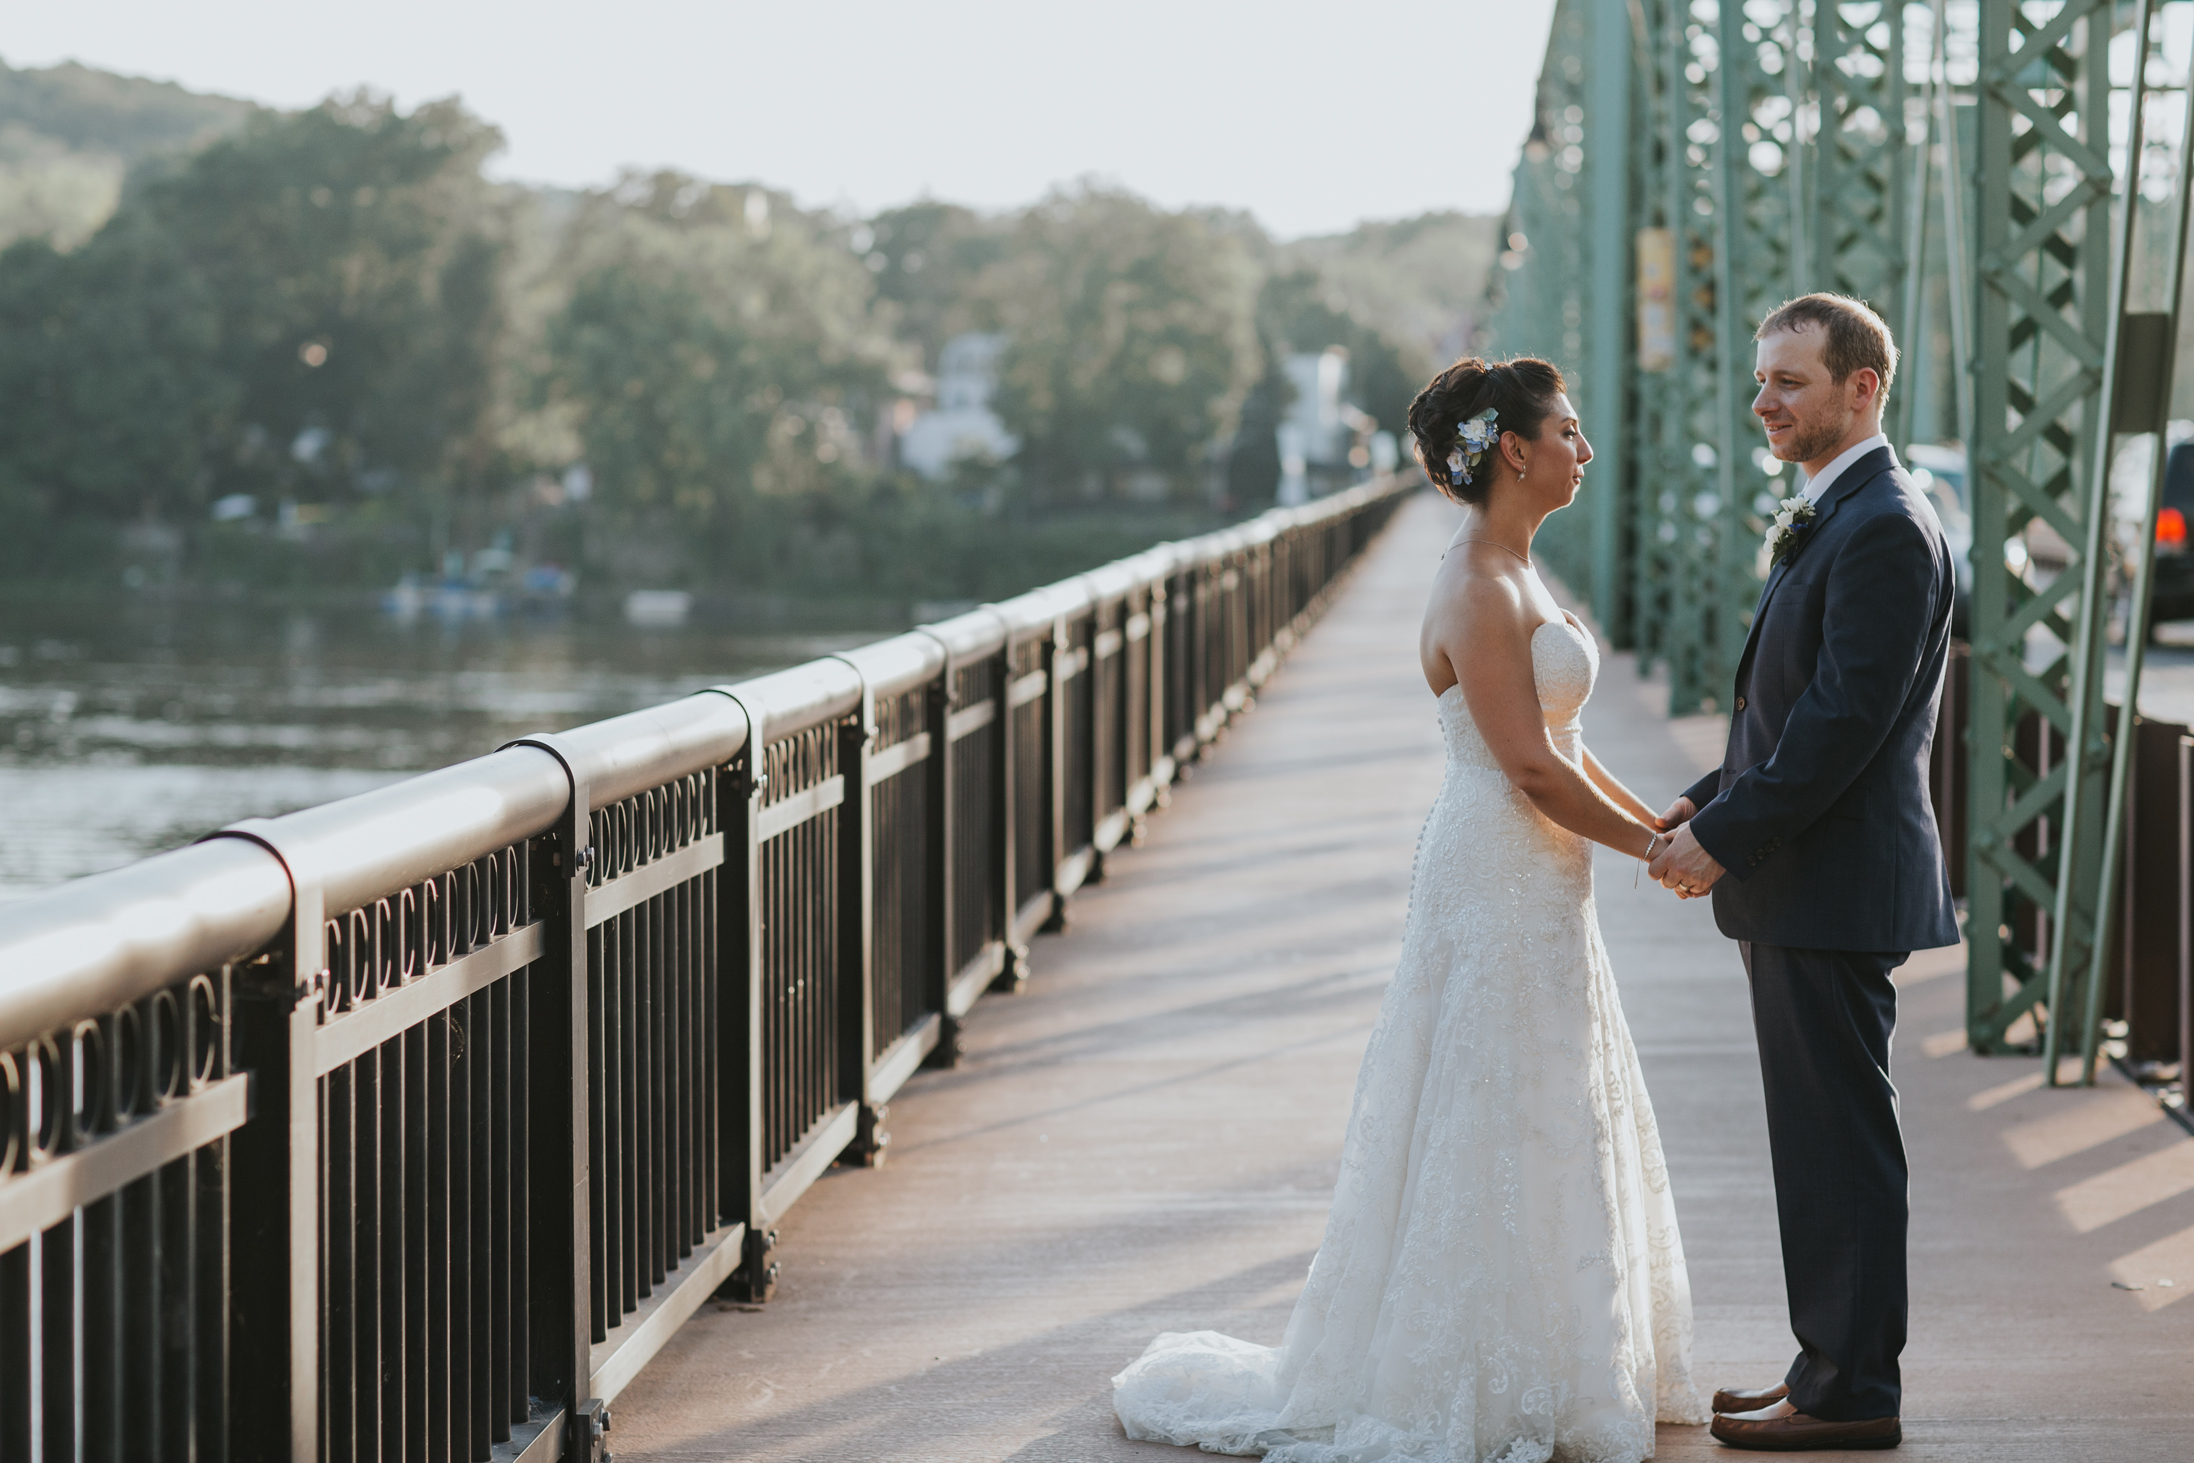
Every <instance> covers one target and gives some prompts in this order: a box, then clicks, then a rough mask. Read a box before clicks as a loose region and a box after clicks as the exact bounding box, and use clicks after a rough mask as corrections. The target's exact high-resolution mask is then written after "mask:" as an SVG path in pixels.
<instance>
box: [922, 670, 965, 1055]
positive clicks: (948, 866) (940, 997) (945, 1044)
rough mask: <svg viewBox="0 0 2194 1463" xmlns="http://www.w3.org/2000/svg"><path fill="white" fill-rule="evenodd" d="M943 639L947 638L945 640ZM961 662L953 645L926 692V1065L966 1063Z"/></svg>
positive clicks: (924, 700)
mask: <svg viewBox="0 0 2194 1463" xmlns="http://www.w3.org/2000/svg"><path fill="white" fill-rule="evenodd" d="M940 643H941V642H940ZM958 671H959V667H958V666H957V665H956V664H955V663H954V661H953V657H952V652H951V650H949V649H947V650H946V651H945V664H944V669H943V670H941V671H939V672H938V673H937V680H936V683H935V684H933V685H932V686H931V687H930V688H929V693H928V695H927V696H925V697H924V698H923V701H922V712H923V717H922V719H923V721H924V723H925V724H926V725H927V727H928V730H929V762H928V765H927V766H926V767H925V768H924V770H923V777H924V779H925V781H926V783H927V785H926V787H925V788H924V789H923V790H924V792H925V794H926V795H927V798H928V813H929V826H928V827H927V828H925V829H924V830H923V838H922V854H923V857H924V858H926V859H928V860H929V879H928V882H927V885H926V887H925V888H924V891H923V897H924V898H925V899H926V900H927V901H928V904H929V922H928V923H929V949H927V950H926V951H924V952H923V954H922V958H923V959H924V960H925V961H927V962H928V969H927V971H926V973H925V978H924V980H923V982H922V984H923V988H924V990H925V991H926V992H927V994H928V1004H929V1006H930V1008H931V1009H932V1010H934V1011H936V1013H937V1021H938V1027H937V1045H936V1046H935V1047H933V1048H931V1049H930V1053H929V1056H928V1058H927V1059H925V1061H924V1062H923V1065H924V1066H929V1067H955V1066H958V1065H959V1063H960V1018H959V1017H957V1016H955V1015H953V1014H952V1007H951V1000H950V996H951V992H952V977H953V976H954V975H955V974H957V972H956V971H954V970H953V968H952V952H953V951H954V950H956V949H958V948H959V934H958V930H957V929H956V928H955V926H956V922H957V921H956V903H955V894H954V880H955V878H956V877H957V875H956V874H955V872H954V868H953V861H954V858H955V856H956V853H957V850H956V849H955V848H954V846H953V837H952V797H953V785H954V783H955V781H956V779H955V778H954V776H953V772H952V764H953V762H954V761H955V760H957V759H956V757H955V756H954V753H953V747H952V697H953V691H954V688H955V687H956V686H957V684H958Z"/></svg>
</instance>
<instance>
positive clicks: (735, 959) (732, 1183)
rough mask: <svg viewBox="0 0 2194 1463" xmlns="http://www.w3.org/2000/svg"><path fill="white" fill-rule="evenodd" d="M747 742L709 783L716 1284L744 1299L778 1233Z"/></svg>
mask: <svg viewBox="0 0 2194 1463" xmlns="http://www.w3.org/2000/svg"><path fill="white" fill-rule="evenodd" d="M747 725H748V730H747V741H746V745H745V746H744V747H742V748H740V750H739V756H738V760H736V761H735V762H733V763H732V764H731V766H729V767H727V768H726V769H725V770H724V773H723V775H722V776H721V777H719V778H718V779H717V781H716V786H717V805H716V806H717V826H718V827H720V828H722V829H723V836H724V864H723V872H722V873H721V874H720V875H719V876H718V878H719V882H718V884H717V888H718V890H719V891H720V892H719V896H718V899H719V903H718V910H717V925H716V929H717V939H718V941H719V942H720V943H719V944H718V947H717V958H716V972H717V975H716V978H717V982H718V990H719V992H720V995H719V998H718V1001H717V1019H718V1021H719V1023H720V1024H719V1026H718V1040H719V1042H720V1043H721V1047H720V1049H721V1051H722V1053H723V1064H724V1067H723V1070H724V1082H723V1088H722V1092H721V1101H722V1104H723V1106H722V1109H721V1111H720V1115H719V1117H718V1124H717V1131H718V1133H719V1134H720V1135H721V1141H722V1143H723V1153H722V1158H721V1161H720V1163H719V1165H718V1168H719V1171H720V1172H721V1173H722V1175H723V1179H722V1182H723V1198H722V1205H723V1219H724V1222H725V1223H726V1224H733V1223H738V1224H743V1225H745V1227H746V1234H745V1236H744V1237H743V1238H742V1239H741V1241H740V1245H741V1252H740V1262H739V1268H738V1269H737V1270H736V1271H734V1272H733V1273H732V1277H731V1279H730V1280H729V1281H727V1282H726V1283H725V1288H726V1289H727V1290H728V1291H729V1292H730V1294H731V1295H732V1296H733V1297H734V1298H735V1299H738V1300H742V1301H745V1302H746V1303H747V1304H749V1305H760V1304H762V1303H763V1302H765V1301H767V1300H768V1299H769V1298H770V1296H771V1295H772V1294H773V1293H774V1292H775V1291H776V1289H777V1264H776V1261H775V1259H774V1258H773V1256H772V1251H774V1250H775V1249H776V1247H777V1231H775V1230H774V1229H770V1228H769V1227H767V1225H766V1224H765V1223H764V1221H763V1217H762V1154H763V1139H762V1120H763V1101H762V1080H763V1075H764V1074H763V1070H762V839H761V822H762V790H763V788H764V787H765V786H767V784H768V780H769V779H768V774H767V773H766V772H765V771H764V767H765V766H766V763H765V759H764V758H763V755H762V748H761V746H760V745H759V738H760V735H761V729H760V728H759V727H757V726H755V725H754V723H753V718H752V716H751V714H750V715H749V718H748V723H747Z"/></svg>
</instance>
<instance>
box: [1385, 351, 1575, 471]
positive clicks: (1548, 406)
mask: <svg viewBox="0 0 2194 1463" xmlns="http://www.w3.org/2000/svg"><path fill="white" fill-rule="evenodd" d="M1568 389H1569V388H1568V386H1567V385H1566V384H1565V383H1564V382H1563V380H1562V373H1561V369H1560V368H1559V367H1557V366H1556V365H1555V364H1554V363H1553V362H1552V361H1542V360H1540V359H1539V358H1538V357H1537V356H1516V357H1513V358H1512V359H1509V360H1506V361H1486V360H1482V359H1480V358H1479V357H1477V356H1465V357H1463V358H1462V359H1461V360H1459V361H1457V362H1456V363H1455V364H1454V365H1452V366H1450V367H1448V368H1447V369H1446V370H1444V371H1442V372H1441V373H1440V374H1439V375H1437V376H1435V377H1433V378H1432V384H1431V385H1430V386H1427V387H1426V388H1425V389H1424V390H1422V391H1420V392H1418V393H1417V399H1416V400H1415V401H1413V402H1411V403H1410V404H1409V431H1410V435H1411V436H1413V437H1415V438H1416V439H1417V459H1418V461H1420V462H1422V463H1423V464H1424V465H1425V476H1426V477H1429V478H1431V479H1432V485H1433V486H1434V487H1436V488H1438V489H1439V490H1440V491H1441V492H1443V493H1445V494H1447V495H1448V496H1449V497H1450V498H1453V499H1454V500H1455V501H1456V502H1458V503H1468V504H1470V505H1471V506H1472V507H1474V508H1475V507H1480V506H1483V505H1484V503H1485V500H1486V494H1487V492H1488V491H1490V490H1491V489H1492V487H1493V455H1494V453H1496V452H1498V451H1499V450H1500V438H1499V437H1495V438H1494V445H1493V446H1491V447H1489V448H1487V449H1486V451H1485V453H1484V454H1483V455H1482V456H1480V457H1479V459H1478V465H1477V466H1476V467H1475V468H1472V469H1469V473H1470V480H1469V481H1468V482H1465V481H1464V480H1463V475H1462V473H1461V472H1459V471H1457V466H1458V465H1460V463H1461V462H1462V460H1463V459H1462V458H1460V457H1457V456H1456V455H1455V454H1456V452H1457V450H1458V449H1459V448H1461V447H1462V430H1463V423H1465V422H1467V421H1469V420H1471V419H1472V418H1473V417H1475V416H1477V415H1478V414H1479V413H1480V412H1482V411H1484V410H1485V409H1486V408H1487V407H1492V408H1493V410H1494V412H1495V417H1494V425H1495V426H1496V427H1497V428H1499V430H1500V431H1501V432H1503V433H1506V432H1514V433H1515V434H1516V435H1517V436H1519V437H1521V438H1523V439H1524V440H1525V441H1527V442H1529V441H1535V440H1537V438H1538V435H1539V428H1540V427H1542V426H1544V425H1545V424H1546V419H1547V414H1548V413H1549V412H1551V411H1552V410H1553V409H1554V398H1555V397H1557V396H1559V395H1561V394H1562V392H1564V391H1566V390H1568ZM1451 458H1452V459H1453V464H1451V462H1450V459H1451Z"/></svg>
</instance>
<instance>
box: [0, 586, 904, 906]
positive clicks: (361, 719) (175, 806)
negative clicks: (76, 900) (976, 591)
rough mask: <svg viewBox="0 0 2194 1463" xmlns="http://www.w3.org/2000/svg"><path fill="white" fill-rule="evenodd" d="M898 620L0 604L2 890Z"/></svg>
mask: <svg viewBox="0 0 2194 1463" xmlns="http://www.w3.org/2000/svg"><path fill="white" fill-rule="evenodd" d="M895 628H898V627H895V626H879V627H874V628H868V629H860V630H829V631H801V630H797V629H795V630H785V631H771V632H766V633H757V632H753V631H732V630H724V629H716V628H709V627H706V626H681V627H675V628H656V629H642V628H638V627H634V626H631V625H628V624H626V623H625V622H624V620H623V619H622V618H621V617H620V616H617V615H616V614H615V612H614V610H613V611H611V613H610V614H609V615H608V616H606V617H604V618H602V619H600V620H589V619H582V618H578V617H575V616H573V615H569V614H563V615H557V616H552V617H528V616H525V615H506V616H501V617H497V618H494V619H487V620H471V621H465V622H459V623H446V622H442V621H438V620H436V619H434V618H432V617H426V616H422V617H418V618H414V619H410V620H398V619H395V618H392V617H390V616H388V615H385V614H378V613H374V612H372V611H350V612H345V611H336V610H299V609H270V608H266V607H263V606H242V605H210V606H209V605H203V604H200V605H190V606H162V605H157V604H150V603H146V602H144V601H138V600H130V599H120V600H118V601H116V602H112V603H81V602H79V603H74V604H67V605H55V604H21V603H17V604H0V830H4V832H0V901H5V900H9V899H14V898H19V897H21V896H22V895H24V894H26V893H28V892H30V891H32V890H35V889H39V888H43V887H46V886H48V885H51V884H55V883H59V882H61V881H62V880H65V879H72V878H77V877H79V876H81V875H84V874H90V873H97V872H99V871H101V870H104V869H110V868H115V867H118V866H119V865H122V864H125V863H128V862H130V861H131V860H133V859H136V858H140V857H143V856H144V855H146V854H149V853H155V852H158V851H160V850H163V849H168V848H174V847H178V846H180V845H182V844H186V843H189V842H190V841H191V840H193V839H195V838H197V837H198V836H199V835H201V834H203V833H206V832H208V831H210V830H212V829H215V828H219V827H221V826H222V825H224V824H227V823H232V822H234V821H236V820H237V819H239V818H248V817H256V816H271V815H273V814H277V813H285V812H291V811H294V810H296V809H298V808H304V807H310V806H312V805H314V804H316V803H323V802H328V801H331V800H333V799H336V798H340V797H348V796H350V795H351V794H353V793H359V792H365V791H367V790H369V789H371V788H375V787H378V786H381V785H382V784H384V783H387V782H391V781H394V780H396V779H397V778H400V777H402V776H404V775H406V774H408V773H413V772H422V771H427V770H430V769H432V768H436V767H443V766H447V765H448V764H450V763H452V762H458V761H462V760H464V759H465V758H467V757H474V756H478V755H480V754H482V753H485V752H490V751H493V750H494V749H495V748H496V747H497V746H499V745H501V744H502V743H504V742H506V741H509V740H510V739H511V738H513V737H516V736H520V735H523V734H525V733H527V732H535V731H560V730H563V729H565V728H567V727H573V726H578V725H581V724H583V723H586V722H589V721H596V720H599V719H601V718H602V717H605V716H615V715H618V714H619V713H622V712H626V711H634V710H638V709H639V708H641V707H645V706H652V705H656V704H658V703H660V702H663V701H669V700H673V699H675V698H677V697H679V696H683V695H686V694H689V693H690V692H692V691H695V690H698V689H699V688H701V687H704V686H710V685H717V684H721V683H722V682H725V681H729V680H736V679H741V678H744V677H746V676H750V675H755V674H758V673H760V672H762V671H766V670H772V669H776V668H778V667H781V666H786V665H792V664H796V663H798V662H800V661H803V660H807V659H811V658H812V657H814V656H818V655H823V654H827V653H829V652H831V651H833V650H839V649H843V648H845V647H847V646H851V645H858V644H862V643H865V642H867V641H869V640H873V639H876V638H878V637H879V636H880V635H883V634H887V633H890V632H891V631H892V630H893V629H895Z"/></svg>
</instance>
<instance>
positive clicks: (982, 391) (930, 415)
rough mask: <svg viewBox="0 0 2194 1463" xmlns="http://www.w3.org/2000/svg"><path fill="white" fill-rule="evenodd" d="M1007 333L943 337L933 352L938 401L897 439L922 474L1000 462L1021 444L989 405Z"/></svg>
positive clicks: (937, 475) (936, 476) (902, 452)
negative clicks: (979, 462) (970, 462)
mask: <svg viewBox="0 0 2194 1463" xmlns="http://www.w3.org/2000/svg"><path fill="white" fill-rule="evenodd" d="M1005 348H1006V338H1005V337H1004V336H1002V335H988V334H982V333H980V332H975V331H970V332H969V333H968V334H966V335H956V336H954V337H953V338H952V339H950V340H948V341H946V342H945V348H944V349H943V350H942V351H940V352H938V355H937V405H936V407H935V409H933V410H931V411H926V412H923V413H922V414H921V415H920V416H917V417H916V418H915V419H914V423H913V425H911V426H909V427H908V428H907V430H906V435H905V436H903V437H901V438H900V439H899V460H900V461H901V462H903V463H905V464H906V465H907V466H908V467H910V468H912V469H913V470H914V471H916V472H918V473H920V474H921V475H922V476H923V477H926V478H932V479H941V478H946V477H949V476H951V474H952V467H953V464H954V463H956V462H964V461H967V460H970V459H977V460H988V461H991V462H1003V461H1004V460H1005V459H1006V458H1008V457H1011V456H1012V455H1013V454H1014V453H1015V452H1016V451H1017V450H1019V448H1020V445H1021V443H1020V441H1019V439H1018V438H1016V437H1015V436H1014V435H1013V434H1012V433H1011V432H1008V431H1007V430H1006V427H1005V423H1004V422H1001V421H999V420H998V414H997V413H996V412H994V411H992V410H991V409H990V402H991V398H992V397H993V396H995V395H996V394H997V391H998V359H999V357H1000V356H1002V355H1004V354H1005Z"/></svg>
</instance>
